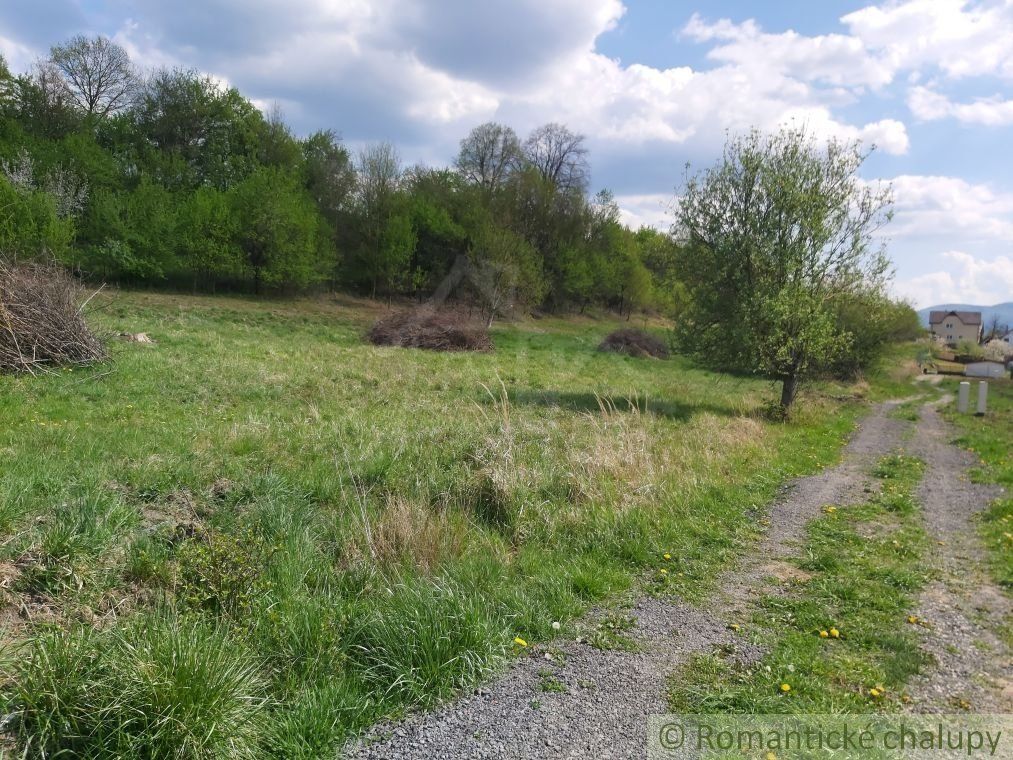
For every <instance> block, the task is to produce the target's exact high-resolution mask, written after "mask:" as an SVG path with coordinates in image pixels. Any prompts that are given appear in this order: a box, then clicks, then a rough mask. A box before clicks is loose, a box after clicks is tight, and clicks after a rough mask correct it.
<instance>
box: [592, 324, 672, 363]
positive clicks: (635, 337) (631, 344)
mask: <svg viewBox="0 0 1013 760" xmlns="http://www.w3.org/2000/svg"><path fill="white" fill-rule="evenodd" d="M598 350H599V351H611V352H612V353H616V354H627V355H628V356H637V357H644V356H651V357H654V358H655V359H667V358H668V346H666V345H665V342H664V341H663V340H661V338H657V337H655V336H654V335H651V334H650V333H646V332H644V331H643V330H636V329H634V328H631V327H626V328H623V329H621V330H616V331H615V332H613V333H609V334H608V335H607V336H606V337H605V340H603V341H602V342H601V345H599V346H598Z"/></svg>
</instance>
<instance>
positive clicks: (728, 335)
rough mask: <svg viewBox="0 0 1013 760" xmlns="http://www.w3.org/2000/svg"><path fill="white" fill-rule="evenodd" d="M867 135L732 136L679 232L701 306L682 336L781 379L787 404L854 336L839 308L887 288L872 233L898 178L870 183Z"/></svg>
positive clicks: (688, 204)
mask: <svg viewBox="0 0 1013 760" xmlns="http://www.w3.org/2000/svg"><path fill="white" fill-rule="evenodd" d="M867 155H868V153H867V152H865V151H863V150H862V148H861V146H860V145H859V144H858V143H852V142H842V141H837V140H830V141H829V142H828V143H826V144H825V146H821V145H820V144H818V143H817V141H816V140H815V138H814V137H813V136H812V135H810V134H808V133H806V132H805V131H804V130H801V129H785V130H783V131H781V132H779V133H776V134H772V135H764V134H761V133H759V132H756V131H754V132H752V133H750V134H748V135H745V136H744V137H738V138H734V139H731V140H730V141H729V142H728V143H727V145H726V146H725V150H724V156H723V158H722V160H721V161H720V162H719V163H718V164H717V165H716V166H714V167H713V168H711V169H708V170H706V171H704V172H702V173H700V174H697V175H695V176H692V177H690V178H689V180H688V181H687V183H686V186H685V190H684V192H683V195H682V198H681V201H680V203H679V208H678V212H677V224H676V228H675V230H674V231H675V233H676V234H677V236H678V237H679V238H680V239H681V241H682V243H683V247H682V248H681V249H680V250H681V255H680V256H679V262H680V271H681V277H682V279H683V281H684V282H685V283H686V285H687V286H688V288H689V292H690V296H691V306H690V308H689V309H688V310H687V312H686V313H684V314H683V318H682V319H681V320H680V322H679V338H680V341H681V343H682V345H683V346H684V347H685V348H687V349H689V350H691V351H693V352H695V353H696V354H697V355H698V356H700V357H702V358H704V359H706V360H708V361H710V362H712V363H717V364H721V365H723V366H726V367H731V368H733V369H739V370H746V371H752V372H757V373H761V374H763V375H766V376H768V377H770V378H773V379H775V380H779V381H780V382H781V383H782V392H781V407H782V409H783V410H785V412H787V410H788V409H789V408H790V407H791V404H792V403H793V401H794V400H795V397H796V394H797V392H798V389H799V386H800V384H801V383H802V382H803V381H804V380H806V379H808V378H811V377H813V376H814V375H816V374H818V373H819V372H821V371H824V370H825V369H826V368H827V367H828V366H829V364H830V363H831V362H832V361H833V360H834V358H835V357H836V356H838V355H839V354H840V353H841V352H842V351H845V350H846V349H847V348H848V346H849V345H851V343H852V341H853V340H854V336H853V335H852V334H851V332H850V331H849V330H848V329H847V328H846V327H843V326H842V325H841V324H839V322H838V320H837V318H836V310H835V305H836V304H839V303H840V302H842V301H844V300H847V299H850V298H853V297H855V295H856V294H858V293H861V292H863V291H869V290H873V291H875V290H877V289H879V288H881V287H882V285H883V282H884V281H885V279H886V277H887V276H888V261H887V259H886V258H885V255H884V252H883V249H882V246H881V245H877V244H876V243H875V241H874V238H873V233H874V232H876V230H877V229H879V227H880V226H881V225H883V224H884V223H885V222H887V221H888V220H889V218H890V215H891V210H890V209H891V202H892V201H891V191H890V188H889V187H881V186H875V185H870V184H867V183H866V182H864V181H862V180H861V179H860V178H859V176H858V170H859V168H860V167H861V165H862V163H863V161H864V160H865V159H866V157H867Z"/></svg>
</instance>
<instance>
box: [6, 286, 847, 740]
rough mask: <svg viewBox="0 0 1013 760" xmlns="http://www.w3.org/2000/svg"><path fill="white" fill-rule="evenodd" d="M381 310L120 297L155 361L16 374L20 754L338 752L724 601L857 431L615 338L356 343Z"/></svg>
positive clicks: (520, 334) (11, 580)
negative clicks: (525, 661)
mask: <svg viewBox="0 0 1013 760" xmlns="http://www.w3.org/2000/svg"><path fill="white" fill-rule="evenodd" d="M379 311H380V307H379V306H378V305H376V304H368V303H356V302H348V301H332V300H328V299H319V300H305V301H274V302H272V301H259V302H258V301H253V300H247V299H242V298H206V297H185V296H169V295H154V294H143V293H119V294H116V295H115V297H114V298H113V299H112V300H111V301H110V302H109V303H108V304H107V305H106V307H105V308H104V310H102V311H101V312H99V313H98V314H97V315H96V320H97V322H98V324H99V326H100V327H101V328H102V329H104V330H107V331H109V332H120V331H123V332H140V331H143V332H147V333H148V334H149V335H150V336H151V337H152V338H154V339H155V340H156V341H157V344H156V345H153V346H147V345H138V344H133V343H125V342H118V341H114V342H113V343H112V352H113V357H112V361H111V362H110V363H108V364H107V365H104V366H101V367H94V368H90V369H80V370H75V371H73V372H56V373H54V374H50V375H42V376H37V377H0V421H2V424H0V453H2V456H3V462H4V467H3V469H2V471H0V574H2V575H3V578H2V580H3V581H4V583H3V584H2V586H0V588H3V589H4V591H3V594H4V595H3V597H2V605H3V606H2V607H0V614H3V620H4V622H5V626H4V630H3V632H2V634H0V635H2V636H3V642H4V643H5V644H6V649H7V653H8V655H9V656H8V657H6V659H5V660H4V661H3V673H2V674H0V677H2V686H0V690H2V694H0V699H2V702H3V704H2V705H0V708H2V709H3V711H4V714H13V715H14V716H15V717H14V719H13V720H12V722H11V723H10V726H9V729H8V730H9V731H11V732H12V741H13V742H14V743H15V744H17V745H18V746H19V747H21V748H22V749H24V748H25V747H29V748H30V749H31V751H35V752H39V751H41V749H42V748H45V749H46V751H47V752H56V751H57V750H66V751H68V752H70V753H71V754H75V755H80V756H89V755H93V756H94V755H101V754H103V753H108V752H109V751H114V753H115V754H119V755H122V756H152V755H155V754H163V753H164V752H167V751H168V750H170V749H171V750H173V751H176V752H184V754H189V755H190V756H204V757H220V756H243V755H251V756H252V755H261V756H270V757H281V756H284V757H319V756H321V755H326V754H329V753H332V752H333V751H334V749H335V747H336V746H337V745H338V743H339V742H340V741H342V740H343V739H344V738H345V737H347V736H348V735H349V733H350V732H355V731H358V730H360V729H362V728H363V727H364V726H367V725H369V724H371V723H372V722H375V721H376V720H378V719H380V718H382V717H384V716H390V715H397V714H399V713H401V712H403V711H404V710H405V709H408V708H411V707H414V706H426V705H431V704H433V703H434V702H435V701H437V700H439V699H442V698H445V697H448V696H450V695H451V694H453V693H454V692H455V691H456V690H458V689H460V688H462V687H465V686H468V685H470V684H473V683H475V682H476V681H478V680H481V679H482V678H485V677H488V674H489V673H490V671H491V670H494V669H496V668H497V667H499V666H500V665H501V664H502V663H503V662H504V661H505V660H506V659H507V658H509V657H511V656H514V655H516V654H517V653H518V652H519V649H518V647H517V646H515V645H514V644H513V643H512V642H513V639H514V637H515V636H520V637H523V638H524V639H526V640H527V641H528V642H531V643H532V644H534V643H545V642H548V641H549V640H551V639H552V637H553V636H554V635H558V634H556V633H555V632H554V631H553V629H552V622H553V621H561V622H562V623H563V624H564V625H563V628H564V630H566V623H567V621H572V620H574V619H575V618H577V617H578V616H580V615H581V614H582V613H583V612H585V611H586V610H588V609H589V607H591V606H592V605H594V604H597V603H601V602H604V601H610V602H611V601H614V600H616V599H617V598H618V597H620V596H621V595H622V594H623V593H633V590H634V589H638V588H643V589H645V590H646V591H648V592H652V593H664V594H674V595H678V596H680V597H682V598H686V599H689V600H701V599H703V598H705V596H706V594H707V592H708V590H709V589H710V587H711V583H712V579H713V578H714V577H715V576H716V575H717V571H718V569H719V568H721V567H722V566H723V565H724V564H726V563H727V562H728V561H729V559H730V558H732V557H734V556H735V555H736V553H738V552H739V551H741V549H742V547H743V546H744V545H745V544H746V543H747V542H749V541H750V540H751V539H752V538H753V537H755V535H756V533H757V531H758V529H759V528H760V527H761V526H760V523H759V521H760V520H761V519H762V517H763V515H764V514H765V509H766V505H767V503H768V502H769V501H770V500H771V498H772V497H773V496H774V494H775V493H776V491H777V489H778V487H779V486H780V485H781V484H782V483H783V482H784V481H786V480H787V479H789V478H791V477H794V476H797V475H800V474H805V473H810V472H813V471H815V470H817V469H818V468H819V467H821V466H824V465H826V464H827V463H829V462H831V461H833V460H834V459H835V458H836V456H837V453H838V451H839V448H840V444H841V442H842V440H843V438H844V437H845V436H846V434H847V433H849V432H850V430H851V429H852V426H853V423H854V420H855V418H856V416H857V414H858V413H859V412H860V410H861V405H860V404H857V403H854V402H853V401H852V400H850V399H852V398H853V395H854V394H853V389H851V388H845V387H840V386H835V387H830V386H820V387H817V388H816V389H814V392H813V393H812V394H810V396H808V397H807V399H806V400H805V401H804V403H803V405H802V407H801V409H800V410H799V412H798V414H797V415H796V417H795V418H794V419H793V421H792V422H791V423H789V424H775V423H770V422H766V421H764V420H763V419H762V416H761V415H760V414H759V410H761V409H762V408H763V406H764V404H765V403H766V402H768V401H769V400H770V399H771V398H772V397H774V396H775V394H776V390H775V389H774V388H773V387H772V386H771V384H770V383H767V382H764V381H761V380H755V379H750V378H737V377H729V376H726V375H721V374H716V373H711V372H706V371H703V370H700V369H698V368H696V367H694V366H693V365H692V364H690V363H688V362H686V361H684V360H682V359H679V358H675V359H672V360H669V361H664V362H657V361H645V360H637V359H631V358H627V357H621V356H616V355H609V354H601V353H599V352H597V351H596V350H595V347H596V345H597V343H598V342H599V341H600V339H601V338H602V337H603V336H604V335H605V334H606V333H607V332H609V331H610V330H611V329H613V328H614V327H615V324H614V323H613V322H612V321H610V320H606V319H592V318H575V319H554V318H552V319H540V320H529V321H525V322H522V323H518V324H514V325H502V326H498V327H497V328H496V329H495V331H494V340H495V343H496V347H497V350H496V351H495V352H494V353H490V354H478V355H467V354H437V353H428V352H422V351H414V350H401V349H392V348H375V347H372V346H369V345H366V344H364V343H363V341H362V339H361V336H362V333H363V331H364V330H365V328H366V327H367V326H368V324H369V323H370V321H371V320H372V319H374V318H375V317H376V315H377V314H378V313H379ZM664 553H669V554H670V555H671V560H667V561H665V560H662V555H663V554H664ZM662 564H664V566H665V567H666V569H667V570H668V572H667V573H665V574H661V573H660V570H659V568H660V567H661V565H662ZM616 627H617V629H616V630H607V631H606V632H605V633H604V634H603V643H605V644H609V645H612V644H617V643H620V644H621V642H622V640H623V637H622V631H621V630H620V629H621V621H620V622H618V623H617V624H616ZM177 654H178V657H177ZM184 662H186V663H189V664H186V665H185V666H184V665H183V664H180V665H178V666H177V665H174V663H184ZM183 677H186V678H200V679H201V680H202V682H203V683H205V684H206V685H207V692H206V693H205V692H200V693H196V694H189V693H188V692H186V690H183V689H181V688H179V685H178V684H179V679H181V678H183ZM152 679H154V680H152ZM238 705H246V706H248V707H249V709H239V708H238V707H237V706H238ZM228 737H233V738H231V739H230V738H228ZM230 741H231V742H235V746H233V745H231V744H228V742H230ZM223 742H225V744H223ZM223 747H224V748H225V749H223ZM110 748H112V749H111V750H110ZM230 753H231V754H230Z"/></svg>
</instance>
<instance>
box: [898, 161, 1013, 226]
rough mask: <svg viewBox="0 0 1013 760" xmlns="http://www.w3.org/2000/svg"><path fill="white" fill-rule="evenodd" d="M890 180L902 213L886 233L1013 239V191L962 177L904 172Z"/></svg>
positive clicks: (899, 210) (899, 212)
mask: <svg viewBox="0 0 1013 760" xmlns="http://www.w3.org/2000/svg"><path fill="white" fill-rule="evenodd" d="M890 182H891V184H892V185H893V194H894V200H895V204H896V207H895V210H896V215H895V217H894V220H893V222H892V223H891V224H890V225H889V226H888V227H887V229H886V233H887V234H888V235H889V236H890V238H892V239H898V238H912V239H933V238H939V237H948V238H950V239H954V238H958V237H959V239H962V240H964V241H992V242H1013V193H1007V192H1002V191H999V190H996V189H994V188H992V187H990V186H988V185H984V184H972V183H970V182H967V181H966V180H963V179H960V178H959V177H940V176H919V175H902V176H899V177H895V178H894V179H892V180H890Z"/></svg>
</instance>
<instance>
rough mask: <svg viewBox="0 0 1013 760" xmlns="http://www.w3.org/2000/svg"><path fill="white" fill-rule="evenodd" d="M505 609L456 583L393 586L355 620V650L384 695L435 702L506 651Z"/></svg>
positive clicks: (368, 680) (362, 669)
mask: <svg viewBox="0 0 1013 760" xmlns="http://www.w3.org/2000/svg"><path fill="white" fill-rule="evenodd" d="M509 640H510V636H509V631H508V629H507V628H506V626H505V624H504V620H503V616H502V614H498V611H497V610H496V609H495V608H494V607H491V606H490V605H489V604H488V603H487V601H485V600H483V599H482V598H481V597H480V596H477V595H475V594H471V593H468V592H467V591H466V590H464V589H461V588H458V587H457V586H456V584H453V583H451V582H442V583H435V584H429V585H424V586H418V585H415V584H405V585H403V586H400V587H397V588H394V589H392V590H391V598H390V600H389V601H388V602H387V603H386V604H385V605H384V606H383V607H381V608H378V609H374V610H369V611H366V612H365V613H364V614H363V615H362V616H361V617H360V618H359V619H358V620H356V621H354V622H353V623H352V625H351V629H350V632H349V641H348V644H349V655H350V657H351V659H352V662H353V663H354V667H355V668H356V669H358V670H360V672H361V673H362V676H363V678H364V679H365V681H366V683H367V684H369V685H370V687H371V689H372V690H374V691H375V692H377V693H379V694H384V695H387V696H391V697H394V698H396V699H397V701H399V702H404V703H406V704H412V705H431V704H433V703H435V702H437V701H439V700H440V699H444V698H447V697H449V696H451V695H453V694H454V693H455V692H456V691H457V690H458V689H459V688H461V687H462V686H465V685H467V684H471V683H475V682H476V681H478V680H479V678H480V677H481V676H482V675H483V674H485V673H486V672H488V671H489V669H490V668H492V667H493V666H494V665H495V664H496V662H497V661H498V660H499V659H501V658H502V657H503V656H504V654H505V652H506V642H508V641H509Z"/></svg>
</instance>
